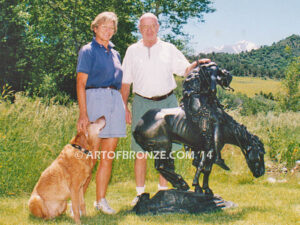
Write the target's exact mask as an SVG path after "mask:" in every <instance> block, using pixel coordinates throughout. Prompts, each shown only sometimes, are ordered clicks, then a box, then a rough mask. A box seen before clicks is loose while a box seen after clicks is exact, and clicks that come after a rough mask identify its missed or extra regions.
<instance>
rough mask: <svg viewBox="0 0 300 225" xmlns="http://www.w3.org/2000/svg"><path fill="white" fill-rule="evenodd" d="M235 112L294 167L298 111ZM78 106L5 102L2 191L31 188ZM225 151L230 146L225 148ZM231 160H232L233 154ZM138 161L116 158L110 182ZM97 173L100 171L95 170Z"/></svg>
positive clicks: (69, 132)
mask: <svg viewBox="0 0 300 225" xmlns="http://www.w3.org/2000/svg"><path fill="white" fill-rule="evenodd" d="M230 114H232V115H233V117H234V118H235V119H236V120H237V121H238V122H241V123H243V124H244V125H247V126H248V130H249V131H250V132H252V133H254V134H256V135H258V136H259V137H260V138H261V139H262V140H263V142H264V143H265V146H266V150H267V156H268V157H270V158H271V159H273V160H275V161H277V162H280V163H285V164H286V165H287V166H290V167H291V166H293V165H294V163H295V160H297V159H300V155H299V154H300V153H299V140H300V136H299V134H300V132H299V129H300V128H299V127H300V114H299V113H297V112H286V113H274V112H269V113H267V114H265V113H258V114H257V115H255V116H254V115H251V116H241V115H240V114H239V113H237V111H231V112H230ZM77 118H78V107H77V105H76V104H74V105H71V106H68V107H67V106H60V105H57V104H44V103H42V102H41V100H40V99H35V100H32V99H30V98H27V97H24V96H22V95H21V94H17V95H16V99H15V103H14V104H10V103H5V102H3V103H1V104H0V157H1V162H0V183H1V185H0V195H14V194H18V193H21V192H26V193H27V192H31V191H32V189H33V186H34V185H35V183H36V182H37V180H38V178H39V176H40V174H41V172H42V171H43V170H44V169H45V168H46V167H47V166H49V165H50V164H51V162H52V161H53V160H54V159H55V158H56V157H57V155H58V154H59V153H60V151H61V150H62V148H63V147H64V146H65V145H66V144H67V143H69V141H70V139H71V138H72V137H73V136H74V135H75V133H76V121H77ZM130 137H131V134H130V127H129V126H128V127H127V137H126V138H121V139H120V140H119V144H118V147H117V151H122V152H129V151H130ZM223 152H224V153H222V154H225V155H226V148H225V149H224V150H223ZM226 160H229V162H230V157H228V158H227V159H226ZM175 166H176V171H177V172H178V173H180V174H181V175H183V177H185V178H191V176H192V174H193V171H194V168H193V167H192V165H191V159H188V160H184V159H177V160H176V161H175ZM133 168H134V159H133V158H130V159H126V158H124V157H119V158H116V159H115V160H114V164H113V172H112V178H111V182H112V183H116V182H126V181H128V180H133V179H134V170H133ZM94 171H95V170H94ZM147 171H148V173H147V180H150V181H154V180H155V181H156V180H157V178H158V173H157V171H156V170H155V168H154V160H153V159H151V160H148V170H147Z"/></svg>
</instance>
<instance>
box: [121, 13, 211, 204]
mask: <svg viewBox="0 0 300 225" xmlns="http://www.w3.org/2000/svg"><path fill="white" fill-rule="evenodd" d="M158 30H159V23H158V19H157V17H156V16H155V15H154V14H152V13H146V14H144V15H142V16H141V18H140V19H139V31H140V33H141V34H142V37H143V39H142V40H140V41H138V42H137V43H135V44H133V45H131V46H130V47H129V48H128V49H127V51H126V54H125V57H124V60H123V65H122V67H123V80H122V88H121V94H122V97H123V101H124V104H125V108H126V114H125V115H126V122H127V123H128V124H130V123H131V122H132V124H131V129H132V130H134V128H135V126H136V124H137V122H138V121H139V119H140V118H141V117H142V116H143V114H144V113H145V112H147V111H148V110H149V109H152V108H173V107H178V103H177V99H176V96H175V95H174V94H173V90H174V89H175V88H176V82H175V80H174V76H173V74H177V75H180V76H187V75H188V74H189V72H190V71H191V70H192V69H193V68H194V67H195V66H196V65H197V64H198V63H206V62H210V60H209V59H202V60H198V62H194V63H192V64H190V63H189V62H188V60H187V59H186V58H185V56H184V55H183V54H182V53H181V52H180V51H179V50H178V49H177V48H176V47H175V46H174V45H172V44H170V43H167V42H164V41H162V40H160V39H159V38H158V37H157V33H158ZM131 84H132V85H133V92H134V93H135V96H134V99H133V103H132V119H131V113H130V111H129V109H128V106H127V101H128V96H129V92H130V85H131ZM131 144H132V145H131V148H132V150H133V151H136V152H137V154H136V159H135V167H134V170H135V179H136V191H137V197H136V198H135V199H134V200H133V201H132V205H135V204H136V202H137V201H138V196H139V195H141V194H142V193H144V191H145V178H146V170H147V155H146V154H145V152H144V151H143V149H142V148H141V147H140V146H139V145H138V144H137V143H136V142H135V140H134V138H133V137H132V138H131ZM174 146H175V145H174ZM174 146H173V150H175V149H174ZM176 150H177V149H176ZM158 189H159V190H165V189H167V180H166V179H165V178H164V177H163V176H162V175H160V177H159V185H158Z"/></svg>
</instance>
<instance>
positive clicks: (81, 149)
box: [71, 144, 90, 155]
mask: <svg viewBox="0 0 300 225" xmlns="http://www.w3.org/2000/svg"><path fill="white" fill-rule="evenodd" d="M71 145H72V146H73V147H74V148H77V149H78V150H79V151H81V152H83V153H84V154H87V155H88V154H89V152H90V151H89V150H87V149H85V148H83V147H81V146H80V145H75V144H71Z"/></svg>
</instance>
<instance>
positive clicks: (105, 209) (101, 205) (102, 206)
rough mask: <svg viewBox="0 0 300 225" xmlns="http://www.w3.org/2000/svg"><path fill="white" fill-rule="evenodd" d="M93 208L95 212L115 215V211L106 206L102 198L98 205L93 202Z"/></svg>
mask: <svg viewBox="0 0 300 225" xmlns="http://www.w3.org/2000/svg"><path fill="white" fill-rule="evenodd" d="M94 206H95V208H96V209H97V210H100V211H102V212H103V213H105V214H115V213H116V211H115V210H114V209H112V208H111V207H110V206H109V205H108V203H107V201H106V199H105V198H102V199H101V200H100V202H98V203H97V202H96V201H95V202H94Z"/></svg>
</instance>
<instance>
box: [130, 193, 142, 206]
mask: <svg viewBox="0 0 300 225" xmlns="http://www.w3.org/2000/svg"><path fill="white" fill-rule="evenodd" d="M139 199H140V195H139V196H135V198H134V199H133V200H132V202H131V206H135V205H136V203H137V202H138V201H139Z"/></svg>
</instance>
